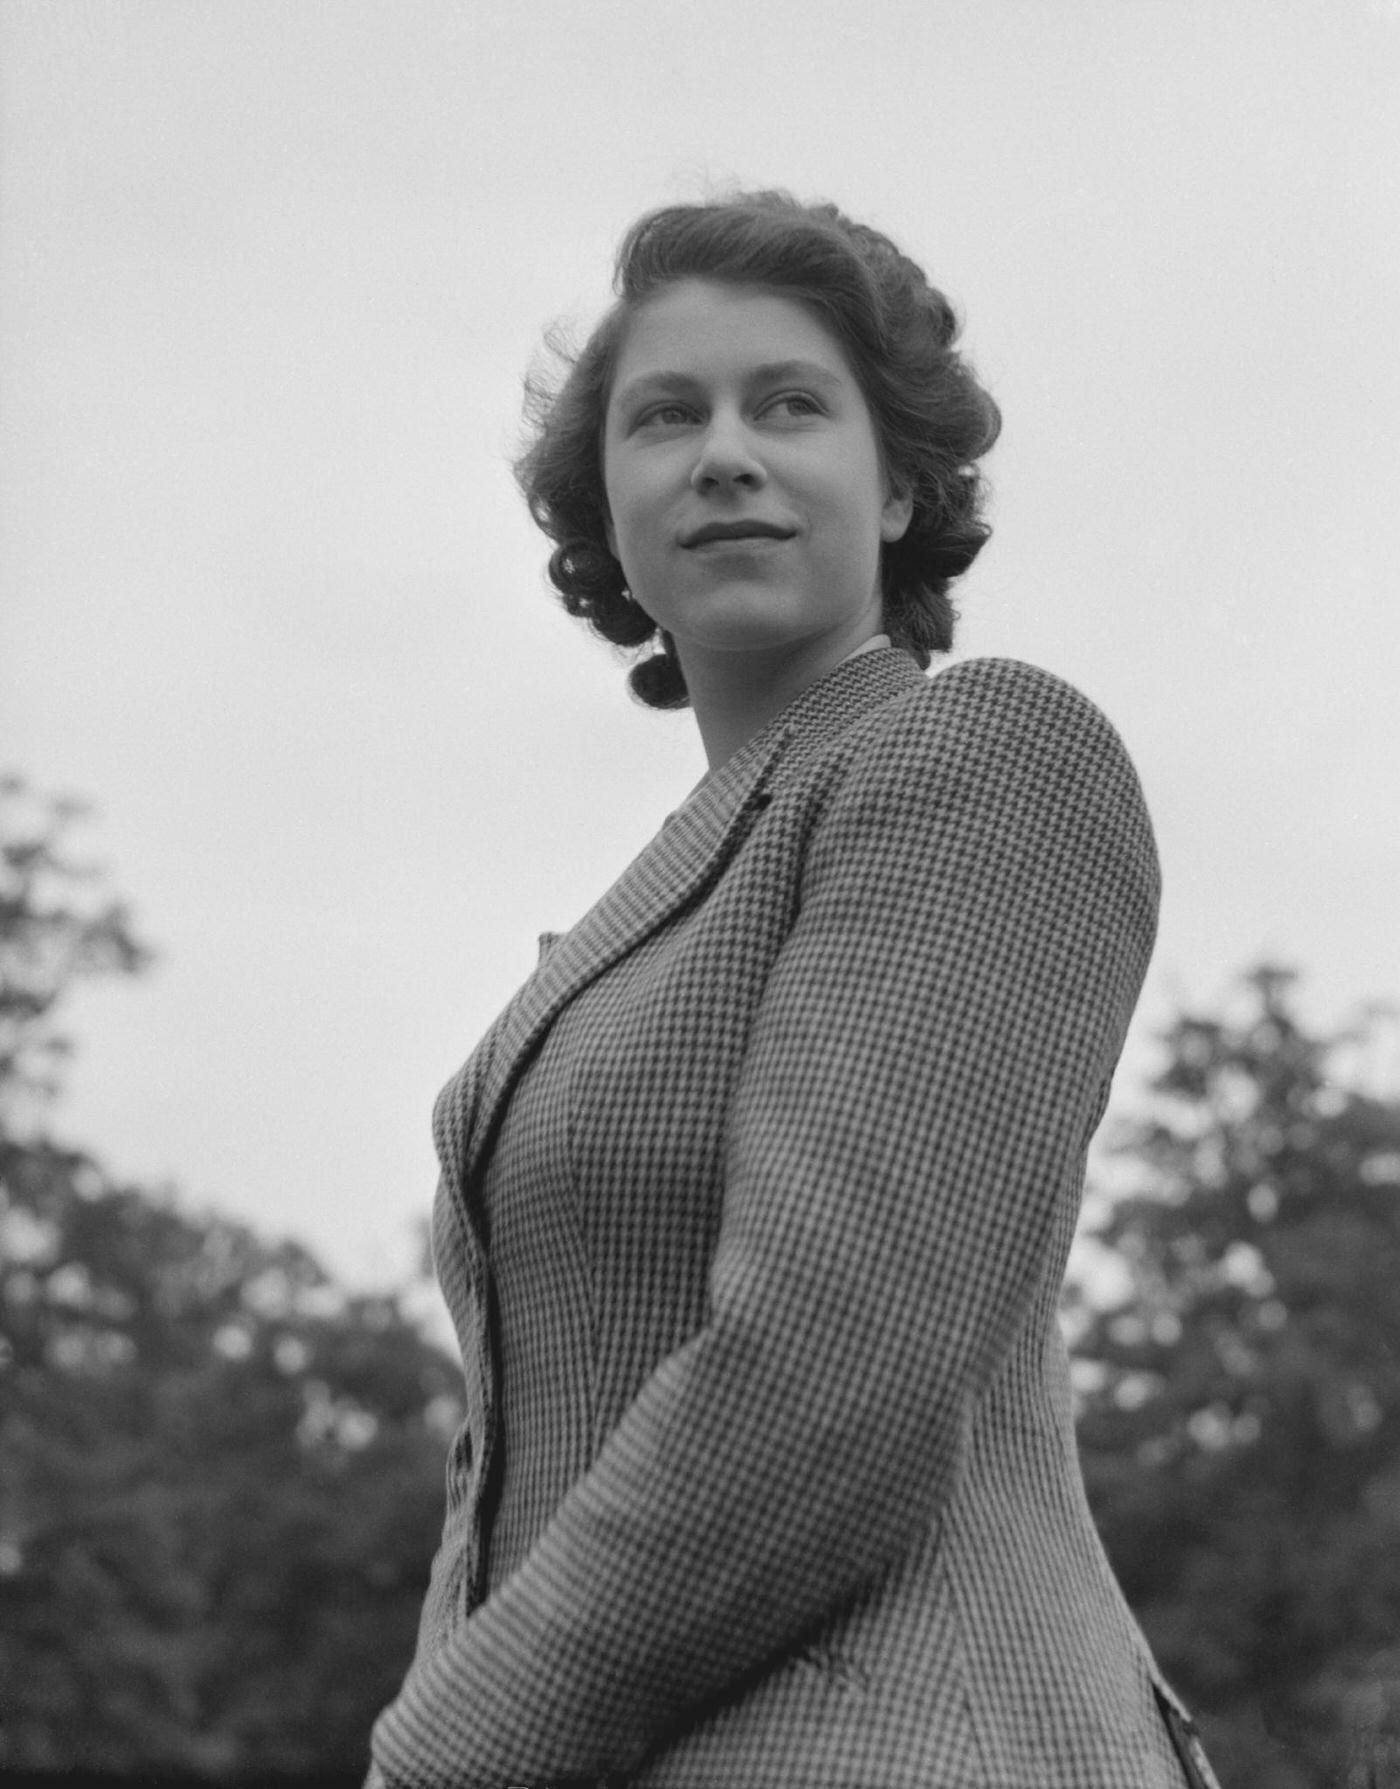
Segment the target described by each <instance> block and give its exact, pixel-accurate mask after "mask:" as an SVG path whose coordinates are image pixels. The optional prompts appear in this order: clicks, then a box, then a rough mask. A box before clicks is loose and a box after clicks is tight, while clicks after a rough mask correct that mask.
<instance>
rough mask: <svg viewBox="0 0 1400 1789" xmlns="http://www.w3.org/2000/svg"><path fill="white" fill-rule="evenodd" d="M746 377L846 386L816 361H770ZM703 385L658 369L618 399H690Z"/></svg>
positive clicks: (630, 383)
mask: <svg viewBox="0 0 1400 1789" xmlns="http://www.w3.org/2000/svg"><path fill="white" fill-rule="evenodd" d="M745 377H746V379H747V380H748V382H749V383H750V384H753V385H769V384H772V383H773V382H774V381H775V380H779V379H801V380H803V381H804V382H805V383H806V384H809V385H823V386H825V387H826V388H827V389H828V390H835V389H836V388H837V387H839V386H840V385H841V383H842V380H841V375H840V374H839V373H836V372H834V371H833V370H832V369H831V368H830V367H824V366H822V365H821V363H820V362H819V361H815V360H768V361H764V362H763V364H762V365H761V366H755V367H750V368H749V369H748V372H747V373H746V375H745ZM703 383H704V381H703V380H701V379H697V378H696V377H695V375H694V374H693V373H681V372H671V371H668V370H666V369H663V368H657V369H656V370H655V371H652V372H646V373H638V375H637V376H636V378H635V379H629V380H628V381H627V383H626V384H625V385H624V386H623V387H622V389H621V390H620V391H619V392H618V394H617V398H618V402H619V403H622V404H626V403H630V402H631V401H632V400H633V399H635V398H638V397H640V396H642V395H643V394H644V393H646V392H652V391H666V392H677V393H681V394H684V395H686V396H689V395H690V394H692V393H694V392H696V391H698V390H699V389H700V388H701V386H702V384H703Z"/></svg>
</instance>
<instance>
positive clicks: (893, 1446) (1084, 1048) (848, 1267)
mask: <svg viewBox="0 0 1400 1789" xmlns="http://www.w3.org/2000/svg"><path fill="white" fill-rule="evenodd" d="M1156 904H1157V870H1156V857H1155V853H1154V850H1153V845H1152V838H1151V831H1150V827H1149V824H1148V821H1147V817H1146V814H1145V811H1144V809H1143V805H1142V797H1141V793H1140V790H1139V788H1138V784H1137V779H1136V777H1135V776H1134V773H1133V770H1132V767H1131V765H1130V764H1129V763H1128V761H1127V758H1126V756H1125V755H1124V753H1123V749H1122V747H1121V745H1120V743H1119V741H1118V739H1117V736H1116V734H1115V733H1114V732H1113V730H1112V729H1111V728H1110V727H1109V725H1108V723H1107V722H1106V721H1105V720H1104V719H1103V717H1102V716H1101V715H1100V714H1099V713H1098V711H1097V710H1096V709H1095V708H1094V707H1093V706H1092V705H1091V704H1090V703H1088V702H1087V701H1085V700H1084V698H1082V697H1081V696H1079V695H1078V694H1077V693H1076V692H1074V691H1073V690H1071V689H1070V688H1068V686H1066V685H1064V684H1063V683H1061V682H1059V680H1058V679H1055V678H1053V677H1050V676H1049V675H1047V674H1046V673H1043V672H1038V671H1034V670H1032V669H1030V668H1029V667H1026V666H1022V665H1016V664H1014V663H1009V662H1007V661H990V660H989V661H981V662H974V663H971V664H967V665H964V666H960V667H957V668H955V669H953V670H951V671H948V672H945V673H944V674H943V675H942V676H941V677H940V678H938V679H937V681H936V683H935V685H934V688H933V691H932V692H931V693H929V694H926V693H925V692H923V691H919V692H918V694H917V698H916V699H915V700H911V701H910V702H909V703H908V704H907V706H906V708H905V710H904V711H903V712H902V713H901V714H900V715H899V717H898V718H897V720H896V723H895V725H894V727H893V728H891V729H889V730H888V731H887V732H886V733H885V734H884V735H883V736H882V738H881V740H880V742H879V744H878V746H877V747H875V748H868V749H866V750H864V751H863V752H861V753H859V754H857V756H856V757H855V758H854V760H853V762H852V764H851V765H850V766H849V768H848V770H847V772H846V774H845V776H844V780H843V781H842V782H841V783H840V785H839V786H838V787H837V788H836V789H835V790H834V791H833V792H832V793H831V795H830V797H829V799H828V802H827V805H826V807H825V809H824V811H823V813H822V815H821V817H820V819H819V820H818V821H817V823H816V825H815V827H814V830H813V832H812V834H811V837H810V840H809V844H808V849H807V855H806V859H805V864H804V870H803V877H802V883H801V888H800V905H799V910H798V913H797V917H796V920H795V923H794V926H793V929H792V931H791V934H790V936H789V938H788V940H787V942H786V944H785V946H784V948H783V950H782V952H781V954H780V956H779V958H778V960H777V962H776V965H775V967H774V971H773V973H772V975H771V977H770V979H769V982H768V984H767V987H766V989H765V993H764V997H763V1000H762V1003H761V1005H760V1007H759V1009H758V1013H757V1017H756V1021H755V1026H754V1030H753V1033H752V1036H751V1039H750V1043H749V1048H748V1050H747V1053H746V1055H745V1059H744V1065H743V1070H742V1075H741V1079H740V1084H739V1086H738V1090H737V1095H736V1098H735V1102H734V1106H733V1111H732V1114H731V1123H730V1134H729V1147H728V1155H727V1165H726V1190H725V1209H724V1217H723V1223H722V1227H721V1233H720V1239H719V1244H718V1249H717V1253H716V1257H715V1261H714V1266H713V1273H712V1320H711V1321H710V1323H709V1324H708V1325H707V1327H706V1328H705V1329H704V1330H702V1331H701V1332H700V1334H698V1335H697V1336H696V1337H695V1338H694V1339H693V1340H692V1342H690V1343H689V1344H688V1345H687V1346H686V1347H685V1348H683V1349H682V1350H681V1351H680V1352H679V1353H677V1354H675V1355H673V1356H672V1357H671V1358H669V1359H668V1360H666V1361H665V1362H664V1363H663V1364H662V1365H661V1367H660V1368H659V1369H658V1370H657V1371H656V1373H655V1374H654V1375H653V1376H652V1378H651V1379H650V1380H649V1381H648V1382H647V1384H646V1385H645V1386H644V1388H643V1389H642V1391H641V1393H640V1395H639V1396H638V1397H637V1399H636V1401H635V1402H634V1404H633V1405H632V1406H631V1407H630V1409H629V1410H628V1412H627V1414H626V1415H625V1417H624V1418H623V1420H622V1421H621V1423H620V1424H619V1425H618V1427H617V1428H616V1430H615V1431H614V1432H613V1434H612V1435H611V1437H610V1438H609V1440H608V1442H607V1444H606V1445H605V1447H604V1448H603V1450H602V1452H601V1453H600V1455H599V1457H598V1459H597V1461H596V1462H595V1465H594V1467H593V1469H592V1470H591V1471H590V1472H589V1473H588V1474H587V1475H586V1476H585V1477H584V1478H583V1479H582V1480H580V1482H579V1483H578V1484H577V1485H576V1486H575V1487H574V1488H573V1490H572V1491H571V1493H570V1495H569V1496H568V1498H567V1499H566V1500H565V1502H564V1503H563V1504H562V1505H561V1507H560V1509H559V1511H558V1512H557V1514H556V1516H555V1518H554V1519H553V1521H552V1522H551V1524H550V1526H549V1527H548V1528H547V1529H546V1531H545V1532H544V1534H543V1535H542V1536H541V1538H540V1540H539V1541H538V1543H537V1544H536V1546H535V1547H534V1549H533V1550H532V1552H531V1553H530V1555H529V1557H528V1558H527V1559H526V1561H525V1562H524V1564H523V1565H522V1567H521V1569H520V1570H519V1571H518V1572H517V1573H516V1574H515V1575H514V1576H513V1577H512V1578H511V1579H510V1580H509V1581H508V1582H507V1583H506V1584H505V1585H504V1586H503V1587H502V1588H501V1590H500V1591H499V1592H497V1593H496V1594H494V1595H493V1596H492V1597H491V1598H490V1599H489V1600H488V1601H487V1602H486V1603H485V1604H484V1605H483V1606H482V1607H481V1608H480V1609H479V1610H478V1611H477V1612H476V1613H475V1614H474V1615H473V1616H472V1617H471V1618H470V1619H469V1620H468V1621H467V1622H466V1623H464V1624H463V1625H462V1627H461V1628H460V1629H459V1630H458V1632H457V1633H456V1635H455V1636H454V1637H453V1639H452V1640H451V1641H450V1642H449V1643H448V1644H447V1645H446V1646H445V1647H444V1648H443V1649H442V1650H441V1651H440V1652H438V1653H437V1654H435V1655H434V1656H431V1657H428V1658H426V1659H424V1660H423V1661H422V1662H421V1663H419V1664H418V1665H416V1666H415V1667H414V1669H413V1671H412V1672H411V1673H410V1676H409V1678H408V1680H407V1681H406V1683H405V1686H404V1688H403V1691H402V1693H401V1695H400V1696H399V1698H398V1700H397V1701H396V1702H395V1703H394V1704H393V1705H392V1706H391V1707H390V1708H389V1709H388V1710H386V1712H385V1713H384V1715H383V1716H382V1717H381V1719H380V1721H379V1723H378V1726H377V1727H376V1730H375V1738H374V1753H375V1757H376V1759H377V1760H378V1761H379V1763H380V1764H381V1766H382V1768H383V1770H384V1773H385V1776H386V1778H387V1780H388V1782H389V1783H390V1784H404V1785H407V1784H413V1785H425V1786H426V1785H429V1784H443V1785H459V1786H473V1789H499V1786H500V1785H503V1784H507V1783H512V1782H516V1783H518V1782H530V1783H534V1782H547V1781H550V1780H553V1779H560V1778H574V1777H588V1776H602V1775H605V1774H608V1773H611V1772H625V1771H628V1770H630V1769H633V1768H635V1767H636V1766H637V1765H638V1764H639V1763H640V1762H641V1760H642V1759H643V1758H645V1756H646V1755H647V1754H648V1753H649V1752H650V1751H652V1750H654V1749H655V1748H656V1747H657V1746H658V1745H659V1744H660V1743H662V1742H663V1741H664V1739H665V1738H666V1737H667V1735H668V1734H669V1733H672V1732H674V1731H675V1730H676V1729H677V1727H678V1726H679V1725H680V1724H681V1723H682V1722H683V1721H684V1719H685V1718H686V1716H687V1714H689V1713H692V1712H693V1711H694V1710H695V1709H696V1708H697V1707H698V1705H700V1704H701V1703H703V1702H706V1701H711V1700H712V1699H714V1698H716V1697H719V1696H723V1695H724V1693H725V1692H726V1691H727V1690H729V1689H731V1688H733V1687H735V1686H737V1685H738V1684H739V1683H740V1681H741V1680H742V1679H744V1678H745V1676H746V1675H749V1674H752V1673H753V1672H754V1671H755V1670H756V1669H758V1668H760V1667H761V1666H762V1665H763V1664H764V1662H765V1661H768V1660H771V1659H774V1658H775V1657H777V1656H779V1655H781V1653H782V1652H783V1651H784V1650H785V1649H787V1648H789V1647H791V1646H792V1645H793V1644H794V1642H796V1641H797V1640H798V1639H799V1637H800V1636H802V1635H803V1634H804V1632H807V1631H809V1630H810V1629H811V1628H812V1627H813V1626H814V1624H816V1623H818V1622H819V1621H821V1620H822V1619H823V1618H824V1617H826V1616H828V1615H830V1614H831V1613H833V1612H835V1611H836V1610H838V1609H839V1608H840V1607H841V1606H842V1604H843V1603H845V1602H846V1601H847V1600H848V1599H850V1598H852V1597H853V1596H855V1595H856V1594H858V1593H859V1592H860V1591H861V1590H863V1589H864V1588H866V1587H868V1586H869V1585H870V1584H871V1583H872V1581H873V1580H874V1579H875V1578H876V1577H877V1576H878V1575H879V1574H880V1573H881V1572H882V1571H883V1570H884V1569H885V1568H886V1567H887V1566H889V1564H890V1563H891V1562H892V1561H894V1560H895V1559H896V1558H898V1557H899V1555H900V1554H901V1552H902V1551H903V1550H905V1549H906V1548H907V1547H908V1546H909V1545H910V1544H911V1543H912V1541H913V1540H914V1539H915V1537H916V1536H918V1535H920V1534H921V1533H922V1532H923V1531H924V1530H925V1529H926V1528H927V1526H928V1524H929V1522H930V1521H931V1520H932V1519H934V1518H935V1517H936V1515H937V1513H938V1510H939V1509H940V1507H941V1505H942V1504H943V1502H944V1500H945V1499H946V1497H947V1496H948V1493H949V1490H950V1487H951V1484H952V1480H953V1475H954V1472H955V1468H956V1463H957V1458H958V1452H959V1446H960V1440H961V1437H962V1435H963V1433H964V1430H965V1424H966V1419H967V1416H968V1413H969V1410H970V1407H971V1405H972V1403H973V1402H974V1400H976V1398H977V1397H978V1395H979V1393H980V1392H981V1390H982V1389H983V1387H984V1386H985V1385H986V1383H987V1380H988V1378H989V1377H990V1375H991V1374H992V1373H993V1371H994V1370H995V1369H996V1367H997V1365H998V1363H999V1361H1000V1360H1001V1359H1002V1358H1003V1357H1004V1355H1005V1353H1006V1351H1007V1349H1008V1347H1009V1345H1010V1342H1011V1340H1012V1337H1013V1336H1014V1334H1015V1332H1016V1329H1017V1327H1018V1325H1019V1323H1020V1322H1021V1321H1022V1319H1023V1318H1024V1315H1025V1313H1026V1310H1027V1306H1028V1302H1029V1300H1030V1297H1031V1295H1032V1293H1033V1290H1034V1288H1035V1286H1036V1283H1037V1280H1038V1279H1039V1277H1040V1276H1041V1274H1042V1273H1043V1271H1044V1267H1045V1261H1046V1252H1047V1248H1048V1245H1049V1241H1050V1236H1051V1230H1052V1223H1053V1217H1054V1209H1055V1205H1056V1201H1057V1200H1058V1199H1061V1198H1063V1197H1064V1196H1065V1188H1066V1185H1067V1184H1073V1181H1074V1177H1075V1176H1076V1175H1077V1172H1078V1165H1079V1161H1080V1158H1081V1156H1082V1152H1083V1149H1084V1146H1085V1144H1086V1142H1087V1139H1088V1136H1089V1133H1090V1132H1091V1130H1092V1128H1093V1126H1094V1124H1095V1123H1096V1121H1097V1118H1098V1116H1099V1113H1100V1112H1101V1109H1102V1102H1103V1099H1104V1097H1105V1095H1106V1091H1107V1084H1108V1079H1109V1077H1110V1075H1111V1073H1112V1070H1113V1065H1114V1063H1115V1062H1116V1060H1117V1056H1118V1052H1119V1050H1120V1048H1121V1046H1122V1041H1123V1034H1124V1031H1125V1029H1126V1026H1127V1023H1128V1019H1129V1017H1130V1016H1131V1013H1132V1009H1133V1006H1134V1003H1135V1001H1136V998H1137V994H1138V990H1139V988H1140V985H1141V982H1142V977H1143V974H1144V972H1145V969H1146V964H1147V959H1148V956H1149V953H1150V950H1151V944H1152V937H1153V931H1154V928H1155V923H1156Z"/></svg>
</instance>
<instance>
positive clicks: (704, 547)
mask: <svg viewBox="0 0 1400 1789" xmlns="http://www.w3.org/2000/svg"><path fill="white" fill-rule="evenodd" d="M603 476H604V484H605V487H606V491H607V499H608V506H609V509H610V512H611V520H610V522H609V525H608V544H609V546H610V547H611V549H612V551H613V553H614V555H615V556H616V557H617V558H618V559H619V560H620V561H621V563H622V569H623V572H624V574H625V575H626V579H627V583H628V586H629V588H630V589H631V592H632V595H633V597H634V598H635V599H636V601H637V602H638V603H640V604H641V606H642V608H643V609H644V610H645V611H646V613H647V614H648V615H649V616H650V617H651V619H652V620H653V621H655V622H656V623H657V624H658V626H660V627H662V628H664V629H665V630H666V631H667V632H668V633H670V634H671V635H672V636H673V637H674V639H675V642H676V647H677V651H678V653H679V655H680V659H681V665H682V668H685V667H686V665H687V663H688V662H693V661H694V659H695V656H696V655H697V654H701V655H708V654H714V653H732V652H743V651H753V650H766V649H773V648H778V649H782V648H788V649H793V650H800V651H802V652H804V653H806V652H809V651H812V650H816V651H817V652H819V653H821V655H822V656H823V657H824V658H825V657H829V660H830V662H831V663H832V664H835V663H836V662H837V661H838V660H839V659H840V658H841V657H843V656H844V655H845V653H846V652H849V651H851V650H853V648H854V647H856V646H858V645H860V643H861V642H862V641H863V640H866V639H869V638H870V636H871V635H872V634H876V633H879V632H880V631H881V625H882V623H881V601H880V580H879V566H880V548H881V545H882V543H883V542H885V541H893V540H898V539H899V538H900V536H901V535H902V534H903V533H904V531H905V529H906V528H907V527H908V525H909V516H910V510H911V504H910V501H909V499H907V498H902V497H895V496H893V495H892V494H891V493H890V490H889V487H888V484H887V482H886V479H885V475H884V470H883V468H882V466H881V462H880V451H879V445H878V443H877V441H876V437H875V429H874V425H873V423H872V421H871V416H870V412H869V410H868V408H867V407H866V403H865V398H864V395H863V394H862V392H861V389H860V386H859V385H858V384H857V382H856V378H855V375H854V373H853V372H852V370H851V367H850V365H849V363H848V362H847V359H846V356H845V354H844V352H843V350H842V348H841V346H840V344H839V343H838V342H837V340H836V338H835V337H834V336H833V335H831V334H830V333H829V332H828V330H827V329H826V328H825V326H824V325H823V324H822V323H820V322H819V321H818V320H817V318H816V316H815V315H814V314H813V313H812V312H811V311H809V310H808V309H807V308H806V306H804V305H802V304H799V303H798V302H796V301H795V300H793V299H790V298H784V297H781V296H779V295H778V294H777V293H775V292H771V291H768V290H766V289H765V288H762V287H745V286H727V285H722V284H719V283H717V282H713V281H708V280H682V281H678V282H677V283H676V284H674V285H672V286H668V287H666V288H665V289H663V290H662V291H661V292H660V293H658V294H657V295H656V296H655V297H653V298H650V299H648V300H647V301H646V303H645V304H644V305H643V306H642V308H641V309H640V310H639V311H638V313H637V314H636V315H635V316H634V317H633V318H632V320H631V323H630V325H629V326H628V329H627V333H626V336H625V338H624V342H623V346H622V351H621V353H620V355H619V358H618V364H617V368H616V372H615V376H614V379H613V385H612V391H611V394H610V397H609V401H608V408H607V415H606V418H605V422H604V434H603ZM828 647H829V648H830V651H829V653H828V652H827V651H826V648H828Z"/></svg>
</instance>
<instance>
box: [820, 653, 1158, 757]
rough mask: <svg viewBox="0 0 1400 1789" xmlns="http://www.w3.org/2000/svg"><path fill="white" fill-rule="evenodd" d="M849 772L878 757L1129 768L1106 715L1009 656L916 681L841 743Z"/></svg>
mask: <svg viewBox="0 0 1400 1789" xmlns="http://www.w3.org/2000/svg"><path fill="white" fill-rule="evenodd" d="M845 746H846V750H845V752H844V753H843V756H845V757H846V759H847V765H848V770H849V771H852V772H854V771H856V770H857V768H858V766H859V765H861V764H862V763H867V764H869V765H870V766H871V767H872V769H873V768H874V767H875V766H877V765H878V764H879V763H880V762H881V761H882V760H883V761H885V762H886V763H888V762H889V760H891V759H895V760H900V759H903V760H908V761H910V762H911V763H917V762H918V761H920V760H926V761H929V762H938V763H942V764H944V765H945V766H946V765H949V764H951V763H966V764H969V765H973V766H975V765H976V764H978V763H979V762H980V763H985V764H988V765H989V766H990V765H991V764H993V763H997V762H1003V763H1004V762H1006V761H1008V760H1016V761H1019V762H1022V763H1025V764H1026V765H1027V766H1030V765H1033V764H1035V763H1037V762H1044V763H1049V762H1052V761H1053V762H1056V763H1060V764H1063V763H1064V762H1065V761H1066V759H1070V760H1073V759H1075V758H1083V759H1086V760H1090V761H1092V760H1094V759H1101V760H1104V761H1106V762H1107V761H1116V762H1117V763H1119V764H1120V765H1122V766H1124V767H1129V759H1128V754H1127V750H1126V748H1125V746H1124V744H1123V741H1122V738H1121V736H1120V734H1119V732H1118V730H1117V728H1116V727H1115V726H1114V725H1113V723H1112V722H1111V721H1110V720H1109V718H1108V716H1107V715H1106V714H1105V713H1104V712H1103V710H1102V709H1101V708H1100V707H1099V706H1098V705H1097V703H1095V702H1094V701H1092V700H1091V698H1090V697H1089V696H1087V695H1085V693H1084V692H1083V691H1082V690H1080V689H1078V688H1077V687H1076V686H1075V685H1074V684H1072V683H1070V682H1068V681H1067V680H1066V679H1065V678H1063V677H1060V676H1058V675H1057V674H1056V673H1055V672H1053V671H1047V670H1045V669H1044V668H1043V667H1042V666H1040V665H1032V664H1028V663H1026V662H1025V661H1024V660H1022V659H1014V658H972V659H962V660H959V661H958V663H956V664H953V665H949V666H948V667H947V668H946V669H944V670H941V671H939V672H937V673H936V674H935V675H934V676H932V677H925V678H922V679H920V680H919V681H918V682H917V683H915V684H912V685H910V686H909V687H907V688H906V689H905V690H903V691H901V692H900V693H899V694H898V695H897V696H895V697H894V698H893V699H891V700H890V701H889V702H887V703H885V704H883V705H882V706H881V707H880V708H879V709H877V710H876V711H875V712H874V713H873V714H871V715H869V716H867V717H866V722H865V724H864V725H863V726H861V727H859V728H858V729H856V730H855V732H854V733H853V734H852V735H851V736H850V737H849V738H848V739H847V741H846V742H845Z"/></svg>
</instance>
